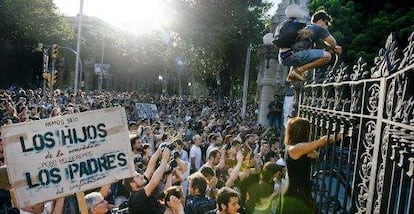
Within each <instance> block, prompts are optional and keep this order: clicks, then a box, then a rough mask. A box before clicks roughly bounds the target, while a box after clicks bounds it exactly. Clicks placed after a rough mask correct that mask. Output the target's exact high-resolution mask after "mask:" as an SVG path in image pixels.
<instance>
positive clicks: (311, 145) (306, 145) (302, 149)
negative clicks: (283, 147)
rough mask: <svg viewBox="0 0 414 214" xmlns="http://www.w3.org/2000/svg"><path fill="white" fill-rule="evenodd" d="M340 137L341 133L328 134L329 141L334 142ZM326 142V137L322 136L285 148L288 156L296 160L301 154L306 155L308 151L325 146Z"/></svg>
mask: <svg viewBox="0 0 414 214" xmlns="http://www.w3.org/2000/svg"><path fill="white" fill-rule="evenodd" d="M341 139H342V134H336V135H329V142H336V141H339V140H341ZM326 142H328V137H327V136H323V137H321V138H319V139H318V140H314V141H311V142H303V143H298V144H295V145H289V146H287V150H288V153H289V156H290V157H291V158H292V159H294V160H297V159H299V158H301V157H302V156H303V155H307V154H308V153H311V152H313V151H314V150H315V149H317V148H319V147H323V146H325V144H326Z"/></svg>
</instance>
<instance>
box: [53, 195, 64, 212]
mask: <svg viewBox="0 0 414 214" xmlns="http://www.w3.org/2000/svg"><path fill="white" fill-rule="evenodd" d="M64 202H65V197H60V198H57V199H56V200H55V202H54V203H53V211H52V214H63V204H64Z"/></svg>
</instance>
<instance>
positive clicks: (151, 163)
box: [144, 147, 161, 179]
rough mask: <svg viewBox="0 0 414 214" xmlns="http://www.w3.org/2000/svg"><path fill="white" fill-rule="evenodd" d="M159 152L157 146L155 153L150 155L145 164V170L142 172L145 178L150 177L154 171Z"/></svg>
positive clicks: (159, 149)
mask: <svg viewBox="0 0 414 214" xmlns="http://www.w3.org/2000/svg"><path fill="white" fill-rule="evenodd" d="M160 153H161V148H159V147H158V149H157V151H155V153H154V154H153V155H152V156H151V158H150V160H149V162H148V165H147V169H145V172H144V176H145V177H146V178H147V179H150V178H151V176H152V174H153V173H154V171H155V166H156V165H157V161H158V158H159V156H160Z"/></svg>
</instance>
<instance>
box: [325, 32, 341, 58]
mask: <svg viewBox="0 0 414 214" xmlns="http://www.w3.org/2000/svg"><path fill="white" fill-rule="evenodd" d="M323 41H324V42H325V44H326V45H327V46H329V48H331V49H332V50H333V51H335V53H337V54H341V53H342V47H341V46H339V45H338V44H337V43H336V39H335V38H334V37H333V36H332V35H329V36H328V37H326V38H325V39H324V40H323Z"/></svg>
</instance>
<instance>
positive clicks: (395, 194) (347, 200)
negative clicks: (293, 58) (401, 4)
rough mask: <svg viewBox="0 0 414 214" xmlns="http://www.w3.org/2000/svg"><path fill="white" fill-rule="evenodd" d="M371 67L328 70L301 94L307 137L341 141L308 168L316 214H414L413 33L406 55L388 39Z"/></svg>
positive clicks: (358, 65)
mask: <svg viewBox="0 0 414 214" xmlns="http://www.w3.org/2000/svg"><path fill="white" fill-rule="evenodd" d="M374 64H375V65H374V67H372V68H368V67H367V64H366V63H365V62H364V60H363V59H362V58H360V59H359V60H358V62H357V64H356V65H354V66H353V67H352V69H350V68H348V67H347V66H345V65H341V66H338V68H328V69H327V70H326V71H325V72H317V73H318V75H316V78H317V79H316V81H314V82H313V83H308V84H305V85H304V86H303V88H302V90H301V93H300V97H299V107H298V110H299V115H300V116H302V117H305V118H308V119H309V120H310V121H311V123H312V124H313V125H312V133H313V134H312V137H313V138H314V139H316V138H319V137H320V136H322V135H325V134H332V133H343V134H344V136H346V137H345V138H344V139H343V141H342V142H340V143H336V144H334V145H330V146H327V147H324V148H323V149H321V150H320V151H319V152H320V157H319V159H318V161H316V162H315V163H314V165H313V169H312V178H313V183H314V189H313V193H314V197H315V199H316V202H317V207H318V213H414V177H413V174H414V111H413V110H414V97H413V95H414V32H413V33H412V34H411V36H410V37H409V39H408V45H407V47H405V48H404V49H400V48H399V47H398V46H397V42H396V40H395V38H394V36H393V34H391V35H389V37H388V39H387V41H386V44H385V48H383V49H381V50H380V51H379V55H378V56H377V57H376V58H375V61H374ZM321 73H322V74H323V73H324V74H325V75H320V74H321ZM321 76H324V78H320V77H321Z"/></svg>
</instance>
